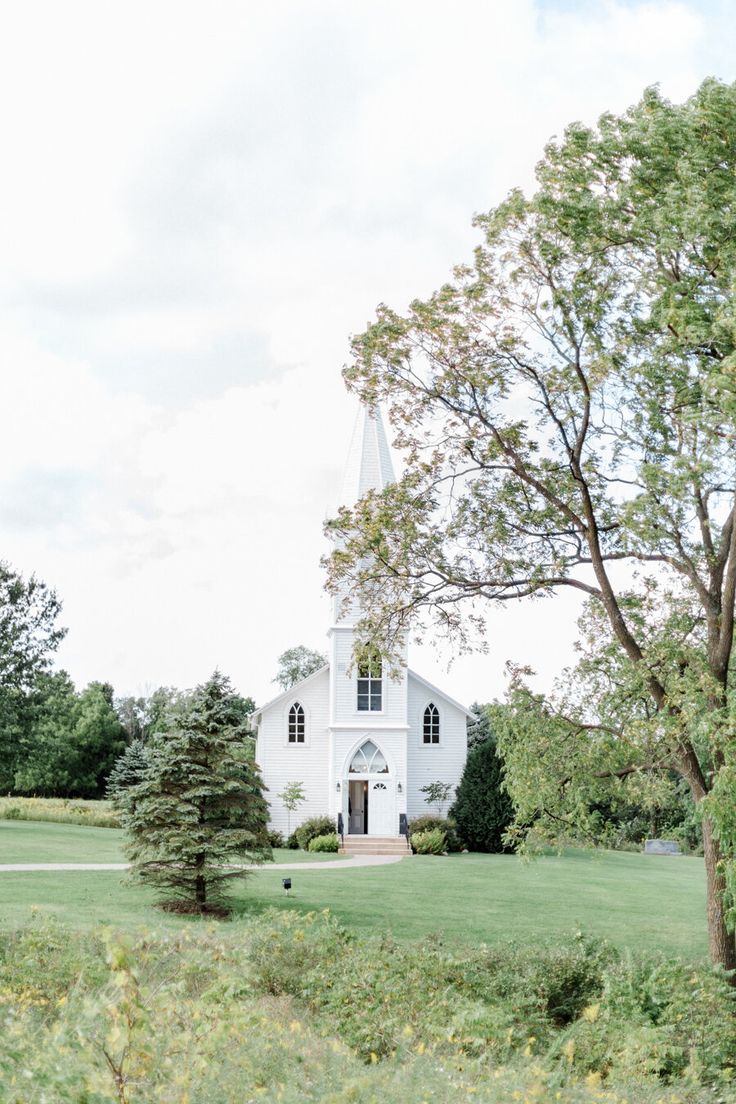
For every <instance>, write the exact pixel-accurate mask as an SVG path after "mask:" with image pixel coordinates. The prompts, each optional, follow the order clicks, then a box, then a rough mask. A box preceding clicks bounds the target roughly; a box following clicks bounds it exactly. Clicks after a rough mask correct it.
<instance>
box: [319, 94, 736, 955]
mask: <svg viewBox="0 0 736 1104" xmlns="http://www.w3.org/2000/svg"><path fill="white" fill-rule="evenodd" d="M475 224H476V226H477V228H478V230H479V231H480V234H481V241H480V242H479V244H478V246H477V248H476V250H475V254H474V256H473V259H472V260H471V261H470V263H467V264H463V265H460V266H458V268H457V269H456V270H455V272H454V277H453V280H452V281H451V282H450V283H447V284H446V285H445V286H443V287H442V288H441V289H440V290H439V291H438V292H436V293H435V294H433V295H431V296H430V297H429V298H428V299H426V300H423V301H419V300H417V301H415V302H413V303H412V304H411V305H410V307H409V309H408V310H407V311H406V312H404V313H400V312H397V311H395V310H392V309H390V308H389V307H388V306H385V305H382V306H380V307H379V308H378V314H377V318H376V321H375V322H374V323H372V324H371V325H370V326H369V327H368V328H367V329H366V331H365V332H364V333H362V334H360V335H358V336H357V337H356V338H355V339H354V341H353V354H354V357H353V361H352V363H351V364H350V366H349V367H348V368H347V369H346V371H345V376H346V380H347V382H348V385H349V386H350V387H351V388H352V389H354V390H355V391H356V392H357V393H358V394H359V396H360V397H361V398H362V400H363V401H364V402H366V403H367V404H369V405H374V404H376V403H379V402H383V403H385V404H386V406H387V408H388V411H389V416H390V420H391V424H392V426H393V429H394V436H395V443H396V445H397V447H398V448H400V449H401V451H402V452H403V455H404V458H405V470H404V474H403V476H402V478H401V479H399V481H398V482H397V483H395V484H393V485H392V486H390V487H388V488H386V490H385V491H383V492H382V493H381V494H375V493H372V494H369V495H367V496H366V497H365V498H364V499H363V500H362V501H361V502H360V503H359V504H358V505H357V507H355V509H353V510H349V509H347V508H345V509H343V510H341V511H340V513H339V515H338V517H337V518H336V519H334V521H333V522H332V523H331V524H330V528H331V530H332V532H333V533H334V534H336V535H337V537H338V540H337V542H336V547H335V551H334V553H333V555H332V557H331V560H330V575H329V585H330V587H331V588H332V589H333V591H335V592H341V593H344V592H346V591H347V590H351V591H352V593H353V594H354V596H355V597H357V598H358V600H359V601H360V603H361V607H362V608H363V609H364V610H365V611H366V614H365V616H364V618H363V620H362V623H361V625H360V635H361V637H362V638H363V639H364V640H373V641H378V642H380V645H381V647H382V649H383V650H384V651H385V653H386V654H393V653H395V652H396V651H397V650H398V648H399V645H400V642H401V641H402V640H403V638H404V637H405V635H406V632H407V631H408V629H409V627H410V626H414V628H415V629H417V628H421V626H422V625H424V626H426V625H431V626H433V627H435V628H439V629H440V630H441V631H442V632H444V633H445V634H447V635H448V636H449V637H450V638H451V639H452V640H454V641H455V643H456V645H457V646H458V647H460V648H464V647H469V646H471V645H472V644H473V642H474V640H477V639H479V638H482V634H483V629H484V606H485V605H487V603H488V602H490V603H497V602H508V601H510V600H516V599H522V598H541V597H543V596H545V595H549V594H551V593H553V592H555V591H560V590H574V591H575V592H577V593H578V594H580V595H581V596H583V597H584V598H585V599H587V601H588V608H587V610H586V612H585V618H586V619H587V625H588V626H589V627H590V629H591V632H592V639H593V641H594V644H595V648H596V650H597V654H598V655H599V657H600V660H601V662H600V665H599V667H598V674H597V677H594V676H593V674H592V673H591V670H590V669H589V668H585V667H583V668H581V669H579V670H578V671H577V675H578V676H580V677H581V678H584V680H585V689H584V692H581V690H580V687H579V685H578V689H577V690H576V691H575V692H573V691H569V692H567V693H565V694H563V698H564V700H560V701H557V702H549V703H545V704H544V705H542V704H541V703H539V702H537V708H536V723H534V724H532V723H531V722H532V719H533V718H532V717H530V711H529V709H528V708H522V706H524V707H528V706H529V702H530V697H529V695H528V694H527V696H526V698H525V699H524V702H523V703H522V702H521V700H520V698H519V694H521V693H523V691H522V690H521V689H520V687H519V684H518V681H517V686H516V688H515V691H514V694H515V698H514V701H515V705H516V706H517V707H518V710H517V712H518V717H519V723H518V725H517V731H516V733H515V741H516V743H517V746H518V747H519V748H521V749H523V748H526V749H527V752H528V754H527V755H526V759H527V763H530V762H531V760H532V752H531V750H530V749H532V748H534V752H533V754H536V755H537V756H542V757H543V758H541V759H539V760H538V762H539V772H538V774H540V775H541V774H542V773H543V767H542V763H548V764H551V766H552V776H553V780H552V781H550V782H549V784H548V785H547V786H546V787H545V790H544V793H545V796H548V797H551V794H552V791H554V796H555V803H554V805H551V806H547V807H545V806H543V805H542V804H541V802H537V803H536V805H535V806H534V807H533V808H532V805H531V804H530V803H529V801H528V800H526V801H524V802H522V804H523V805H524V807H525V809H526V813H527V815H528V816H529V817H531V818H532V819H533V820H534V821H535V823H538V822H539V821H543V820H544V819H545V817H547V818H548V819H551V818H552V817H555V816H558V815H559V808H560V802H562V803H563V804H566V805H567V806H568V807H573V808H574V806H575V797H574V795H575V793H576V787H575V778H576V775H577V776H578V777H583V776H584V777H585V778H586V779H587V780H588V782H589V781H590V779H591V778H592V777H596V778H598V779H599V781H601V782H602V781H603V780H604V779H607V780H608V781H609V782H610V783H614V782H616V781H617V782H619V783H620V782H621V781H622V780H623V779H630V780H633V779H634V778H635V777H636V778H643V777H644V776H647V777H648V778H652V777H654V776H656V774H657V772H658V771H660V770H662V769H671V770H674V771H676V772H677V773H678V774H679V775H680V776H681V777H682V778H684V779H685V780H686V781H687V783H688V785H689V787H690V789H691V791H692V793H693V796H694V798H695V800H696V801H698V802H703V806H702V812H703V836H704V849H705V858H706V868H707V872H708V887H709V895H708V919H709V932H710V945H711V953H712V955H713V957H714V959H716V960H717V961H719V962H722V963H723V964H724V965H726V966H729V967H736V948H735V946H734V939H733V936H732V934H730V932H729V931H728V917H727V911H728V908H729V905H730V902H729V891H728V885H727V882H728V879H729V877H730V871H732V870H733V863H732V861H731V859H732V856H733V854H734V846H736V806H734V802H733V800H732V799H731V798H730V797H729V795H730V794H731V793H733V792H734V788H733V781H734V779H733V777H732V773H733V770H734V767H733V766H732V763H733V761H734V754H733V752H734V749H736V744H734V733H733V717H734V713H735V710H734V706H735V705H736V698H735V697H734V694H733V666H732V648H733V635H734V599H735V597H736V525H735V524H734V520H735V510H734V506H735V502H736V449H735V448H734V429H735V428H736V316H735V310H734V295H733V290H734V286H735V284H736V85H725V84H721V83H719V82H717V81H715V80H709V81H706V82H705V83H704V84H703V85H702V86H701V88H700V89H699V90H698V91H697V93H696V94H695V95H694V96H693V97H692V98H691V99H689V100H688V101H687V102H686V103H684V104H672V103H670V102H668V101H667V100H666V99H665V98H663V97H662V96H661V94H660V93H659V92H658V91H657V90H656V89H648V90H647V91H646V92H645V93H644V96H643V98H642V99H641V101H640V102H639V103H638V104H636V105H635V106H634V107H632V108H631V109H629V110H628V111H627V112H625V113H624V114H623V115H620V116H616V115H612V114H607V115H604V116H602V117H601V119H600V120H599V123H598V125H597V126H595V127H587V126H583V125H581V124H579V123H575V124H573V125H571V126H570V127H568V128H567V130H566V131H565V133H564V135H563V137H562V138H561V139H559V140H555V141H552V142H550V144H549V145H548V146H547V147H546V149H545V152H544V156H543V158H542V160H541V161H540V163H539V165H538V167H537V185H536V190H535V191H534V193H533V194H532V195H530V196H526V195H524V194H522V193H521V192H520V191H514V192H512V193H511V194H510V195H509V197H508V198H507V199H506V200H505V201H504V202H503V203H501V204H500V205H499V206H498V207H496V208H495V209H493V210H491V211H490V212H489V213H488V214H485V215H481V216H479V217H477V218H476V220H475ZM583 631H584V632H585V631H587V630H586V628H585V626H584V630H583ZM540 709H541V710H543V711H544V713H545V716H544V724H541V723H539V712H540ZM500 745H503V739H501V740H500ZM505 746H506V747H507V748H508V747H509V746H510V742H508V741H507V743H506V745H505ZM519 754H520V755H521V754H522V752H521V751H520V752H519ZM566 759H567V760H568V764H567V766H569V767H570V768H571V769H569V770H567V769H566V768H562V764H563V763H564V762H565V760H566ZM571 763H572V765H574V764H576V769H574V770H573V769H572V765H571ZM561 773H562V774H563V775H564V777H562V776H561ZM545 777H547V776H546V775H545ZM514 779H516V780H517V781H518V784H519V785H520V786H521V782H520V781H519V780H520V779H521V773H520V772H518V771H514V770H513V769H512V770H511V771H510V773H509V784H510V785H511V787H512V790H513V789H514ZM522 788H523V786H522ZM514 797H515V798H516V794H515V793H514ZM732 810H733V811H732ZM718 837H720V843H719V839H718ZM724 872H725V875H726V877H725V879H724Z"/></svg>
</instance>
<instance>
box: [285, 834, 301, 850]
mask: <svg viewBox="0 0 736 1104" xmlns="http://www.w3.org/2000/svg"><path fill="white" fill-rule="evenodd" d="M286 847H287V848H288V849H289V851H298V850H299V840H298V839H297V838H296V832H292V833H291V835H290V836H287V837H286Z"/></svg>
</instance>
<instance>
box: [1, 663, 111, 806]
mask: <svg viewBox="0 0 736 1104" xmlns="http://www.w3.org/2000/svg"><path fill="white" fill-rule="evenodd" d="M112 694H113V692H112V687H111V686H110V685H109V683H102V682H91V683H90V684H89V686H88V687H86V689H85V690H83V691H82V692H81V693H79V694H77V692H76V691H75V689H74V683H73V682H72V681H71V679H70V678H69V676H68V674H67V673H66V671H55V672H53V674H41V675H40V676H39V677H38V679H37V680H36V684H35V686H34V688H33V691H32V692H31V694H30V695H29V698H28V702H27V708H26V727H25V731H24V732H23V734H22V735H21V737H20V738H19V741H18V754H17V760H16V767H15V774H14V779H13V789H14V791H15V792H16V793H27V794H40V795H44V796H60V797H102V795H103V793H104V790H105V782H106V780H107V776H108V775H109V773H110V771H111V770H112V767H113V764H114V763H115V760H116V759H117V757H118V756H119V755H120V754H121V752H122V751H123V749H124V747H125V730H124V729H123V726H122V725H121V723H120V721H119V720H118V717H117V715H116V713H115V710H114V708H113V700H112Z"/></svg>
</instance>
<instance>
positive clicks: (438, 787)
mask: <svg viewBox="0 0 736 1104" xmlns="http://www.w3.org/2000/svg"><path fill="white" fill-rule="evenodd" d="M419 792H420V793H423V794H424V795H425V797H424V800H425V801H426V803H427V805H436V806H437V816H440V817H441V816H442V815H443V813H442V807H443V805H444V804H445V802H446V801H449V799H450V794H451V793H452V785H451V784H450V783H449V782H428V783H427V785H426V786H421V787H420V789H419Z"/></svg>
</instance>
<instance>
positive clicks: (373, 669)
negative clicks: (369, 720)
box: [358, 649, 383, 713]
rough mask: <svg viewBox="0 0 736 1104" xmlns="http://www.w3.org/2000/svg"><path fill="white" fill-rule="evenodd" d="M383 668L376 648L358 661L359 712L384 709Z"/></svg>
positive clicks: (364, 654) (366, 652)
mask: <svg viewBox="0 0 736 1104" xmlns="http://www.w3.org/2000/svg"><path fill="white" fill-rule="evenodd" d="M382 674H383V670H382V664H381V657H380V655H379V654H378V652H377V651H376V650H375V649H369V650H367V651H365V652H364V653H363V655H362V656H361V658H360V660H359V661H358V712H359V713H380V712H381V710H382V709H383V678H382Z"/></svg>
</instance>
